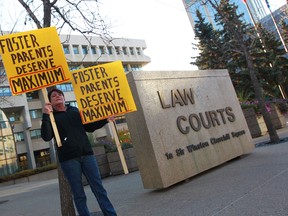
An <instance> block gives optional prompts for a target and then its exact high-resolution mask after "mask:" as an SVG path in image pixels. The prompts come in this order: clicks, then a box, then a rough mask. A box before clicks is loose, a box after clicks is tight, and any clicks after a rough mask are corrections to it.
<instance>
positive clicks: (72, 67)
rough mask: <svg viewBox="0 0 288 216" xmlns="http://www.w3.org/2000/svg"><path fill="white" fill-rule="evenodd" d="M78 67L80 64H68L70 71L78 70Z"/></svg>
mask: <svg viewBox="0 0 288 216" xmlns="http://www.w3.org/2000/svg"><path fill="white" fill-rule="evenodd" d="M78 69H80V66H75V65H69V70H70V71H73V70H78Z"/></svg>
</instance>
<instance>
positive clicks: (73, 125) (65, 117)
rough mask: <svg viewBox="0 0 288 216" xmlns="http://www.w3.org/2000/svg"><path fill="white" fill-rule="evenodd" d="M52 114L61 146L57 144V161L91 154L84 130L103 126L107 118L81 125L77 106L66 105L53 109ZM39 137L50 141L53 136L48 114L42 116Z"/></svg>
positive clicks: (87, 130)
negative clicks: (64, 108)
mask: <svg viewBox="0 0 288 216" xmlns="http://www.w3.org/2000/svg"><path fill="white" fill-rule="evenodd" d="M53 114H54V118H55V122H56V125H57V129H58V133H59V136H60V139H61V142H62V146H61V147H58V146H57V149H58V159H59V162H63V161H66V160H69V159H73V158H77V157H81V156H84V155H92V154H93V150H92V147H91V144H90V142H89V140H88V136H87V134H86V132H93V131H95V130H96V129H99V128H101V127H103V126H104V125H105V124H106V123H107V119H104V120H100V121H97V122H93V123H89V124H84V125H83V124H82V121H81V117H80V113H79V110H78V108H76V107H73V106H67V109H66V111H61V112H58V111H55V110H54V111H53ZM41 137H42V139H43V140H44V141H50V140H51V139H52V138H53V137H54V132H53V129H52V125H51V122H50V118H49V115H48V114H45V113H43V116H42V124H41Z"/></svg>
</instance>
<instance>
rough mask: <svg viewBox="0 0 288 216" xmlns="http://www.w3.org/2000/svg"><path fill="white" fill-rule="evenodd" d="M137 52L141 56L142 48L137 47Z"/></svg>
mask: <svg viewBox="0 0 288 216" xmlns="http://www.w3.org/2000/svg"><path fill="white" fill-rule="evenodd" d="M136 52H137V55H141V49H140V47H136Z"/></svg>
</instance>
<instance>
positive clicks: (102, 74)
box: [71, 61, 137, 124]
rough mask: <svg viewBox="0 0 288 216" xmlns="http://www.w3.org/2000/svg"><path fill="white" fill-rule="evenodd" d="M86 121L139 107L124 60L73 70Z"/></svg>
mask: <svg viewBox="0 0 288 216" xmlns="http://www.w3.org/2000/svg"><path fill="white" fill-rule="evenodd" d="M71 80H72V85H73V88H74V93H75V96H76V100H77V104H78V106H79V110H80V114H81V118H82V122H83V123H84V124H85V123H89V122H94V121H97V120H101V119H104V118H107V117H108V116H112V115H119V114H124V113H128V112H132V111H136V110H137V109H136V105H135V103H134V100H133V96H132V94H131V91H130V87H129V84H128V81H127V78H126V74H125V72H124V69H123V66H122V63H121V61H116V62H112V63H107V64H103V65H100V66H94V67H89V68H83V69H80V70H76V71H72V77H71Z"/></svg>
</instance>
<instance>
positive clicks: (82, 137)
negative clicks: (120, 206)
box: [41, 89, 116, 216]
mask: <svg viewBox="0 0 288 216" xmlns="http://www.w3.org/2000/svg"><path fill="white" fill-rule="evenodd" d="M48 98H49V100H50V103H46V104H45V106H44V108H43V118H42V125H41V136H42V138H43V139H44V140H45V141H50V140H51V139H52V138H53V137H54V133H53V130H52V126H51V121H50V119H49V114H50V113H51V112H53V114H54V117H55V121H56V125H57V128H58V132H59V135H60V139H61V142H62V146H61V147H58V158H59V162H60V165H61V168H62V170H63V173H64V175H65V176H66V178H67V180H68V182H69V184H70V187H71V191H72V193H73V198H74V203H75V206H76V208H77V211H78V213H79V215H81V216H90V213H89V210H88V207H87V203H86V201H87V198H86V195H85V192H84V188H83V184H82V173H83V174H84V175H85V176H86V178H87V181H88V182H89V185H90V187H91V190H92V192H93V193H94V195H95V197H96V199H97V201H98V204H99V206H100V208H101V210H102V212H103V214H104V215H106V216H114V215H116V211H115V209H114V207H113V205H112V203H111V202H110V200H109V198H108V196H107V192H106V190H105V189H104V187H103V185H102V181H101V176H100V172H99V169H98V166H97V162H96V159H95V157H94V155H93V150H92V147H91V144H90V142H89V140H88V137H87V134H86V132H93V131H95V130H96V129H99V128H101V127H103V126H104V125H105V124H106V123H108V119H103V120H100V121H96V122H93V123H89V124H85V125H83V123H82V120H81V117H80V113H79V110H78V109H77V108H76V107H72V106H69V105H68V106H67V105H65V98H64V94H63V92H62V91H60V90H59V89H52V90H51V91H50V92H49V93H48ZM109 120H111V119H109Z"/></svg>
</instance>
